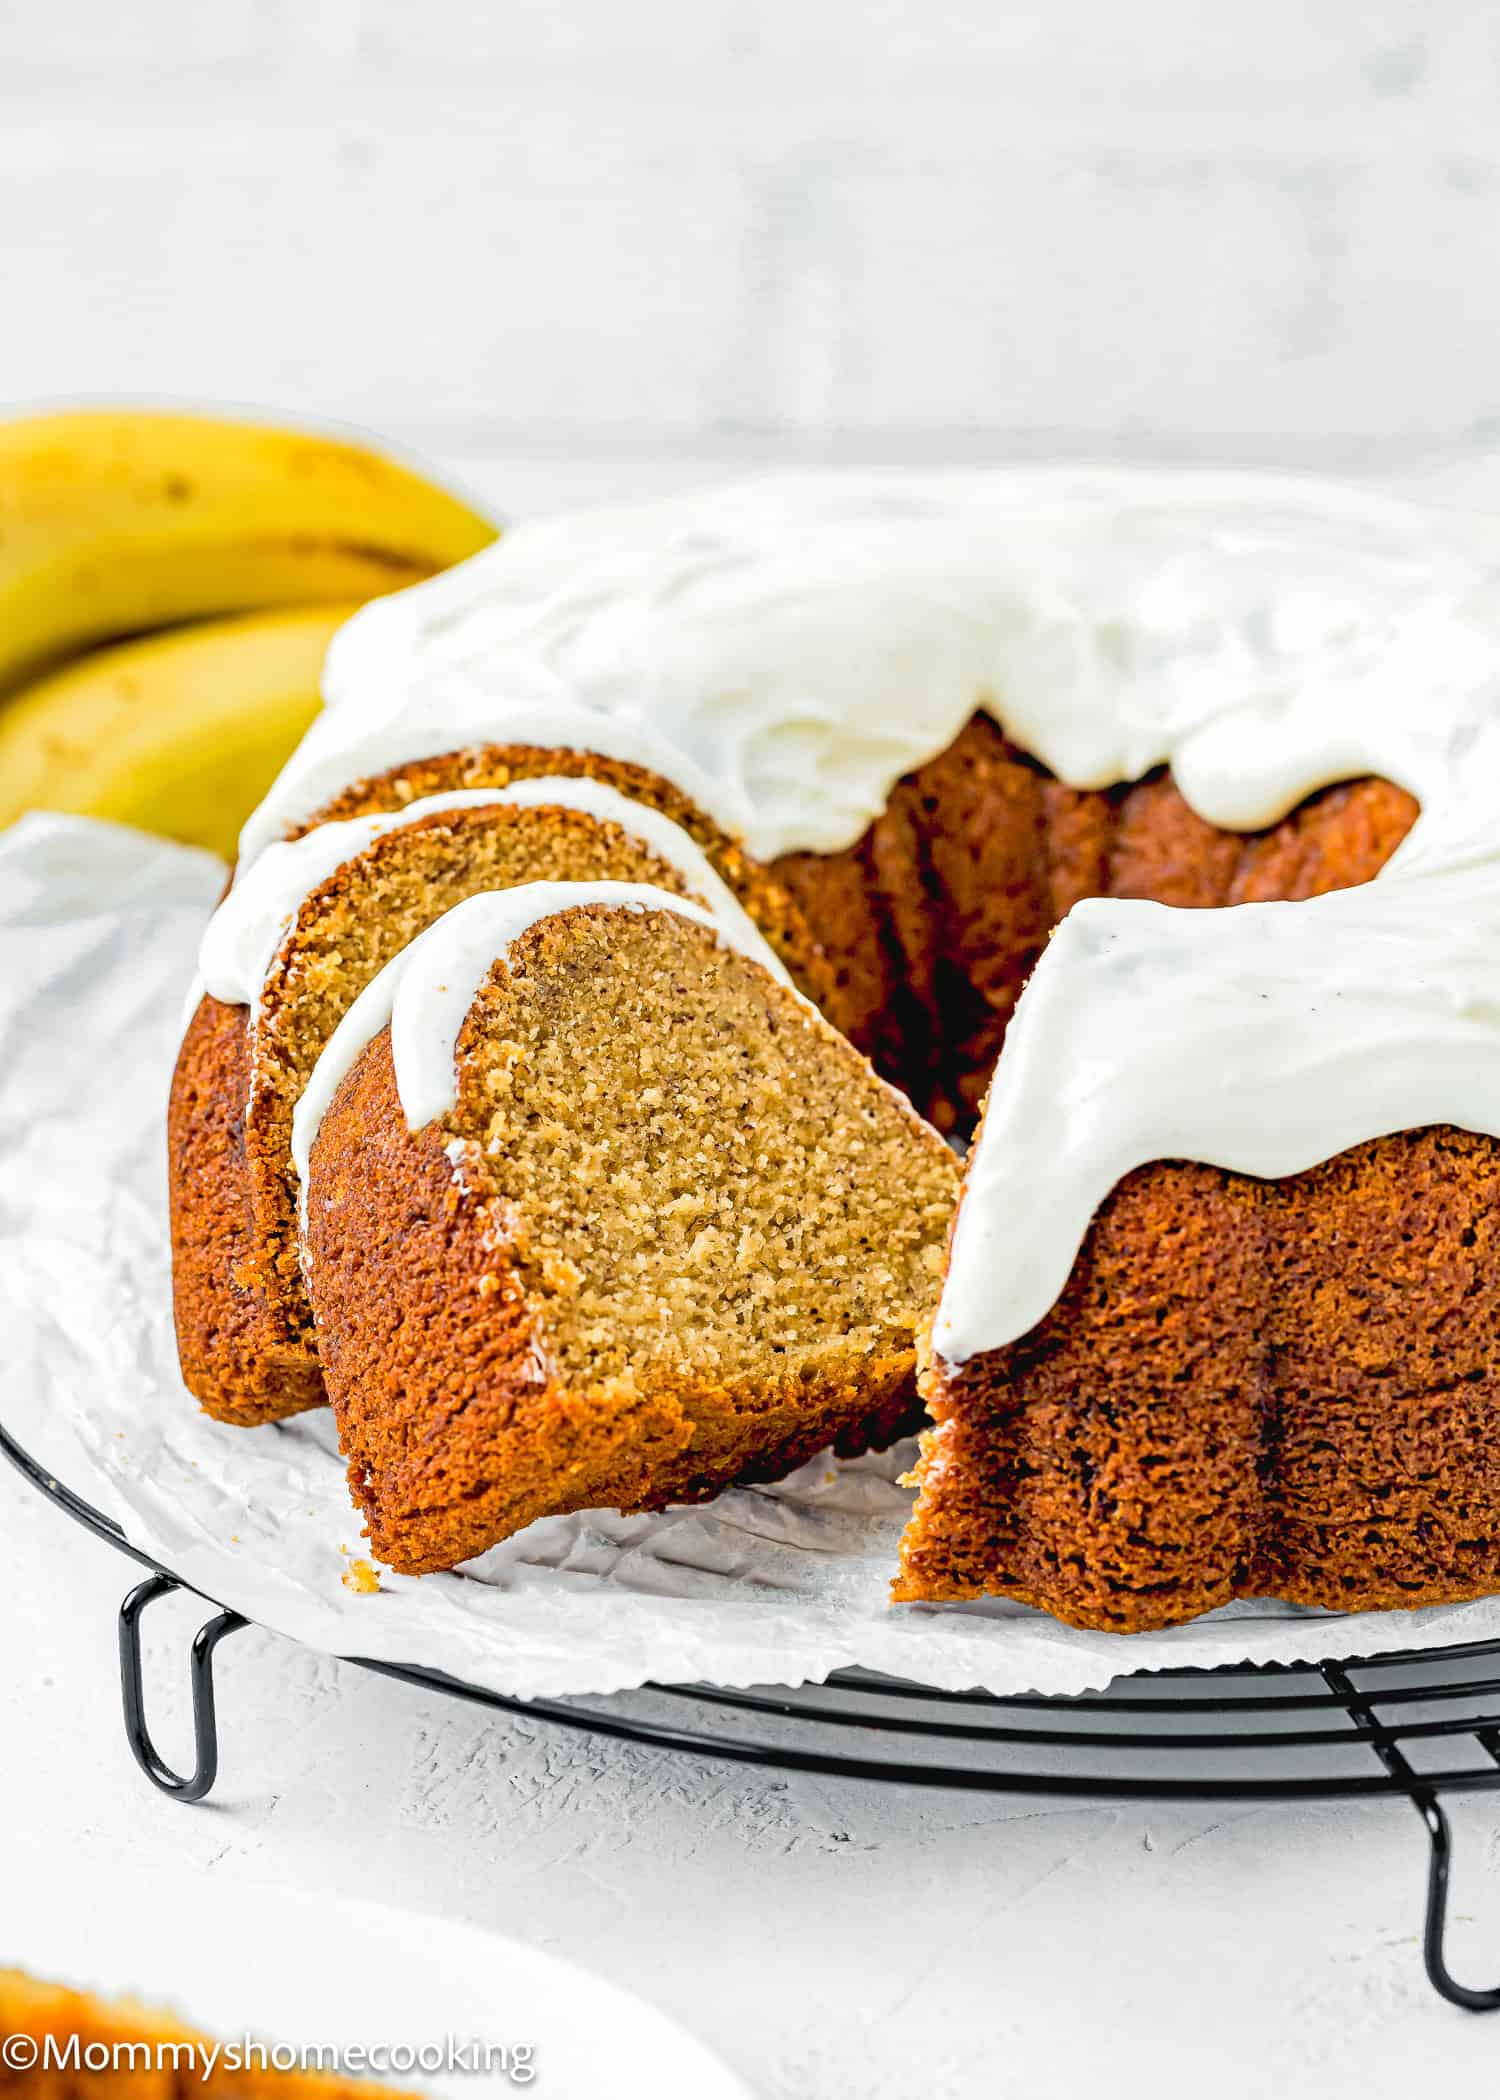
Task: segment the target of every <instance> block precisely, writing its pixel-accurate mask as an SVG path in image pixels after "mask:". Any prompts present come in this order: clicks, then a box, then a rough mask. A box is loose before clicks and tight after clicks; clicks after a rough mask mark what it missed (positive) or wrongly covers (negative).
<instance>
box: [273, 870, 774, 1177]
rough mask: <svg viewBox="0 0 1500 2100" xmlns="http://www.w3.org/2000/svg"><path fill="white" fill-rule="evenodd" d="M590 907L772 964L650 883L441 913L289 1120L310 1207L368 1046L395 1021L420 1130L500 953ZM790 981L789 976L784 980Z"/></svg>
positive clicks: (359, 1006)
mask: <svg viewBox="0 0 1500 2100" xmlns="http://www.w3.org/2000/svg"><path fill="white" fill-rule="evenodd" d="M590 904H608V905H613V906H616V907H619V908H621V909H624V910H626V911H634V912H644V911H672V912H676V913H677V915H678V917H679V918H684V919H694V920H696V921H697V922H698V924H699V925H702V926H708V927H711V928H712V929H713V931H714V932H715V934H717V936H718V938H719V939H720V940H721V941H723V942H724V943H725V945H726V946H728V947H730V948H736V949H738V950H739V952H740V953H741V954H742V955H747V956H749V958H750V959H751V961H752V962H756V963H759V964H761V965H762V967H764V968H766V969H768V970H769V969H771V968H772V966H773V963H774V958H773V957H772V955H771V951H770V949H769V948H767V946H766V944H765V942H764V941H763V940H762V939H761V938H760V936H759V934H758V933H756V931H755V929H754V927H753V926H750V925H749V922H748V921H746V928H747V929H748V932H739V931H737V930H736V929H733V928H731V927H729V926H726V925H725V924H724V922H723V921H722V920H721V919H719V918H717V917H715V916H714V915H713V914H712V913H710V912H707V911H705V910H704V909H703V907H702V906H701V905H698V904H694V903H693V902H692V901H691V900H690V899H689V898H686V897H675V896H673V895H672V893H671V892H670V891H668V890H659V889H654V888H652V886H651V885H650V884H649V883H634V882H525V883H521V884H519V885H518V886H517V887H516V888H515V889H509V890H486V891H484V892H482V893H481V894H480V895H479V896H477V897H469V898H466V899H465V901H464V902H463V903H462V904H456V905H455V906H454V907H453V909H452V911H449V912H444V914H443V916H442V917H441V918H440V919H437V920H435V921H434V923H433V924H432V925H431V926H429V927H428V928H427V930H426V932H425V933H419V934H418V935H417V938H416V939H415V940H414V941H413V942H412V943H411V945H410V946H409V947H407V948H403V949H402V951H401V953H400V954H399V955H398V956H397V957H396V958H395V960H394V961H393V962H390V963H388V964H387V965H386V967H385V968H384V969H383V970H382V971H381V972H380V975H379V976H378V977H376V978H375V979H374V980H373V981H372V982H371V983H370V984H367V985H366V986H365V989H364V990H363V991H362V992H361V993H360V995H359V997H358V998H357V999H356V1000H355V1002H354V1004H353V1005H352V1006H351V1007H350V1009H349V1011H348V1012H347V1013H346V1014H345V1015H344V1018H343V1019H342V1020H341V1021H340V1022H339V1025H338V1027H337V1028H336V1029H335V1030H334V1032H333V1034H332V1035H331V1036H330V1037H329V1039H328V1042H327V1045H326V1046H325V1048H324V1050H323V1054H322V1056H321V1057H320V1058H319V1059H318V1062H317V1063H316V1065H314V1067H313V1069H312V1074H311V1076H310V1078H309V1079H308V1082H307V1085H306V1087H305V1088H304V1089H303V1092H302V1098H301V1099H300V1100H299V1101H298V1103H297V1107H296V1110H295V1113H294V1115H293V1117H292V1159H293V1162H294V1164H295V1166H296V1169H297V1177H298V1180H299V1182H300V1184H301V1189H302V1209H303V1215H304V1218H305V1216H306V1209H307V1168H308V1161H309V1159H310V1158H311V1156H312V1147H313V1141H314V1139H315V1138H316V1137H317V1134H318V1129H319V1126H320V1125H321V1123H322V1121H323V1117H324V1115H325V1114H326V1113H327V1109H328V1104H329V1103H330V1102H331V1101H332V1099H333V1097H334V1095H335V1094H336V1093H337V1092H338V1089H339V1087H340V1086H341V1085H342V1083H343V1081H344V1079H345V1077H346V1075H347V1074H348V1073H349V1072H351V1071H352V1070H353V1069H354V1066H355V1064H356V1063H357V1062H358V1060H359V1058H360V1056H361V1054H362V1053H363V1051H364V1050H365V1049H366V1048H367V1047H368V1046H369V1045H370V1044H371V1043H372V1042H373V1041H374V1039H375V1037H376V1036H377V1035H379V1033H380V1031H381V1029H382V1028H384V1027H386V1026H387V1025H389V1027H390V1031H391V1054H392V1056H393V1058H394V1061H395V1066H396V1091H397V1093H398V1094H399V1095H400V1098H401V1107H402V1110H403V1112H404V1114H405V1116H406V1120H407V1124H408V1126H409V1127H410V1128H411V1129H412V1130H421V1129H422V1128H423V1127H424V1126H425V1125H426V1124H428V1123H430V1122H432V1121H433V1120H434V1118H436V1117H438V1116H442V1115H446V1114H447V1113H448V1112H449V1110H450V1109H451V1108H452V1107H453V1104H454V1102H455V1100H456V1098H457V1076H456V1074H455V1072H454V1068H453V1053H454V1048H455V1045H456V1044H457V1042H458V1032H459V1030H460V1028H461V1027H462V1026H463V1022H464V1017H465V1015H466V1014H467V1013H468V1011H469V1008H470V1007H471V1006H472V1005H473V1004H474V1000H475V998H476V996H477V995H478V992H479V988H480V986H481V985H482V984H483V983H484V981H485V979H486V977H488V975H489V973H490V970H491V968H492V967H493V965H494V963H495V962H496V960H497V958H499V957H500V956H503V955H504V954H505V952H506V950H507V949H508V948H509V947H510V946H511V944H512V943H513V942H515V941H517V940H519V939H520V937H521V935H522V934H524V933H526V932H527V931H529V929H530V928H531V927H533V926H535V925H537V924H539V922H540V921H541V920H543V919H550V918H553V917H555V916H556V915H557V914H558V913H559V912H564V911H571V910H577V909H580V908H582V907H584V906H586V905H590ZM784 981H785V979H784V977H783V982H784Z"/></svg>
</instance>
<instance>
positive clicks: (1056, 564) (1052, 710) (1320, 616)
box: [242, 468, 1500, 859]
mask: <svg viewBox="0 0 1500 2100" xmlns="http://www.w3.org/2000/svg"><path fill="white" fill-rule="evenodd" d="M1497 584H1500V525H1496V524H1494V523H1491V522H1489V521H1479V520H1475V519H1472V518H1467V517H1461V516H1458V515H1456V514H1455V515H1449V516H1444V515H1442V514H1434V513H1429V512H1426V511H1423V510H1421V509H1418V508H1416V507H1415V506H1412V505H1409V504H1405V503H1401V502H1398V501H1395V500H1393V499H1382V498H1380V497H1376V496H1372V495H1370V494H1368V493H1365V492H1362V491H1358V490H1353V489H1347V488H1342V487H1339V486H1336V485H1329V484H1324V483H1320V482H1315V481H1300V480H1292V479H1286V478H1281V477H1274V476H1261V475H1253V474H1219V473H1207V472H1194V471H1186V470H1179V471H1176V472H1152V473H1143V472H1139V471H1135V470H1130V469H1103V468H1100V469H1087V470H1085V469H1071V468H1053V469H1045V468H1043V469H1034V470H1029V471H1019V472H1003V473H974V474H954V475H882V476H866V475H853V476H842V475H823V476H811V475H803V476H779V477H772V478H769V479H766V480H763V481H758V482H752V483H749V484H745V485H743V486H739V487H732V488H728V489H723V490H718V491H711V492H708V493H704V494H695V495H691V496H688V497H684V498H680V499H677V500H674V501H672V502H669V503H664V504H655V505H650V506H645V507H641V508H635V509H628V508H627V509H616V510H608V511H599V512H594V513H589V514H586V515H582V516H577V515H575V516H567V517H559V518H545V519H541V520H538V521H536V522H535V523H531V524H522V525H519V526H517V527H515V528H513V529H512V530H511V531H510V532H508V533H507V534H506V535H505V536H504V538H502V539H501V540H500V541H499V542H498V543H497V544H496V545H495V546H494V547H493V548H491V549H488V550H486V551H485V552H484V553H482V554H480V555H477V556H476V557H474V559H472V560H471V561H468V562H465V563H462V564H461V565H460V566H459V567H457V568H455V569H451V570H449V571H448V572H447V573H446V574H444V575H441V576H438V577H434V578H433V579H432V580H431V581H430V582H428V583H423V584H419V585H417V586H416V587H415V588H413V589H411V590H406V591H401V592H398V593H396V594H394V595H393V596H391V597H388V598H382V599H378V600H376V601H375V602H374V603H373V604H371V605H369V606H367V607H365V608H364V610H362V611H361V612H360V613H358V614H356V616H355V617H354V619H353V620H351V621H350V622H349V623H348V624H347V625H346V626H345V627H344V628H343V629H342V630H341V631H340V632H339V634H338V635H336V636H335V638H334V642H333V645H332V648H331V649H330V651H329V656H328V661H327V667H326V672H325V680H324V687H325V698H326V700H327V702H328V707H327V710H326V712H325V714H324V715H323V716H322V717H321V718H320V720H319V721H318V722H317V723H316V724H315V725H314V728H313V730H312V732H311V733H310V734H309V736H308V737H307V738H306V740H305V741H304V743H303V745H302V747H301V748H300V750H299V751H298V752H297V753H296V754H295V755H294V756H293V758H292V759H291V761H290V762H289V763H288V765H287V767H286V768H285V770H284V771H283V773H282V775H281V776H280V778H279V779H278V780H277V782H276V783H275V785H274V787H273V788H272V790H271V793H270V795H269V796H268V798H267V801H266V802H265V804H264V805H263V806H262V808H261V810H260V811H258V812H257V813H256V815H255V816H254V817H253V818H252V819H251V821H250V823H249V824H248V825H247V827H246V830H245V834H244V838H243V841H242V846H243V852H244V856H245V857H246V858H249V857H251V856H253V854H254V853H256V852H258V851H260V850H261V849H262V848H263V847H264V846H265V845H266V844H268V843H269V841H270V840H271V839H273V838H275V837H278V836H280V835H281V834H282V833H283V832H284V831H286V830H288V829H290V828H291V827H292V826H293V825H294V824H296V823H298V822H300V821H303V820H305V819H306V817H308V816H309V815H311V814H312V813H313V812H314V811H315V810H316V809H317V808H318V807H319V806H320V805H321V804H322V803H324V802H326V801H327V800H328V799H329V797H330V796H331V795H333V794H335V793H336V792H337V791H338V790H339V788H340V787H342V786H344V785H346V784H347V783H348V782H349V781H350V780H352V779H355V778H359V777H363V776H365V775H367V774H369V773H372V772H377V771H379V770H381V769H382V768H383V767H385V766H388V765H392V764H396V763H399V762H401V761H402V760H405V759H409V758H414V757H418V756H424V755H430V754H433V753H436V752H441V751H447V750H453V749H457V748H461V747H463V746H465V745H467V744H472V743H474V742H479V741H504V740H516V741H527V740H530V739H532V738H534V737H535V738H539V739H540V740H541V741H543V742H545V743H548V744H551V745H553V746H557V745H560V744H562V743H565V742H570V741H581V742H583V743H584V744H585V746H586V748H589V749H594V750H598V751H600V752H601V753H602V754H603V755H605V756H610V757H621V758H628V759H632V760H634V761H636V762H638V763H641V764H645V765H649V766H652V767H653V768H654V769H655V770H657V771H665V772H668V773H669V774H670V775H671V776H672V777H673V778H675V779H677V780H678V781H679V782H680V784H681V785H682V786H683V788H684V789H685V791H686V792H688V793H689V794H691V795H693V796H694V798H695V800H697V801H699V802H700V803H701V805H702V806H703V807H704V808H705V809H707V810H708V811H709V813H710V814H711V815H713V816H714V817H715V818H716V819H717V820H718V821H719V822H720V823H721V824H723V825H724V826H725V827H726V828H727V829H729V830H732V831H735V832H738V833H740V834H741V835H742V836H743V837H744V839H745V840H746V843H747V844H748V845H749V846H750V848H751V850H752V851H753V852H755V853H757V854H758V855H760V856H761V857H762V858H763V859H774V858H775V857H776V856H777V855H778V854H781V853H785V852H790V851H794V850H810V851H817V852H829V851H834V850H837V849H840V848H842V847H846V846H849V845H852V844H853V842H854V841H855V840H856V839H857V838H858V837H859V835H860V834H861V832H862V831H863V830H864V829H865V827H866V825H867V824H868V823H869V822H870V821H871V819H872V818H873V817H875V816H876V815H877V814H878V813H879V811H880V810H881V809H882V808H883V807H884V805H885V803H886V801H887V799H888V796H889V793H890V789H891V787H892V785H893V783H894V782H895V781H896V780H897V779H898V778H899V777H900V776H901V775H902V774H903V773H906V772H909V771H910V770H911V769H912V768H913V767H915V766H917V765H920V764H921V763H922V762H923V761H924V760H926V759H928V758H930V757H932V756H933V755H934V754H935V753H937V752H938V751H940V750H942V749H943V748H944V747H945V746H946V745H947V744H948V743H949V742H951V741H952V739H953V737H954V736H955V735H956V734H957V732H958V731H959V730H960V729H961V728H962V726H963V724H964V723H965V721H967V720H968V718H969V716H970V715H971V714H972V713H973V712H974V710H975V708H976V706H979V707H983V708H986V709H988V711H989V712H990V713H992V714H993V715H994V716H995V718H996V719H997V720H998V721H999V722H1000V723H1001V725H1002V726H1003V728H1004V729H1005V731H1006V733H1007V734H1008V735H1009V736H1010V737H1012V738H1013V739H1014V741H1015V742H1016V743H1018V744H1019V745H1021V746H1022V747H1023V748H1024V749H1026V750H1027V751H1029V752H1031V753H1033V754H1034V755H1035V756H1036V757H1037V758H1039V759H1041V760H1042V761H1043V762H1044V763H1045V764H1046V765H1047V766H1048V767H1049V768H1050V769H1051V770H1052V771H1053V772H1054V773H1056V774H1057V775H1058V776H1059V777H1060V778H1062V779H1063V780H1065V781H1068V782H1070V783H1071V784H1072V785H1074V786H1076V787H1104V786H1107V785H1109V784H1111V783H1113V782H1115V781H1120V780H1127V779H1134V778H1136V777H1138V776H1139V775H1140V774H1142V773H1144V772H1146V771H1148V770H1149V769H1150V768H1151V767H1152V766H1155V765H1158V764H1170V765H1171V767H1172V769H1173V773H1174V776H1175V778H1176V780H1177V782H1178V785H1179V786H1180V787H1181V789H1182V791H1183V793H1184V795H1185V796H1186V797H1187V799H1188V801H1189V802H1190V803H1191V804H1192V805H1193V807H1194V808H1195V809H1196V810H1197V811H1198V812H1199V814H1200V815H1202V816H1203V817H1205V818H1207V819H1208V820H1209V821H1210V822H1212V823H1215V824H1220V825H1225V826H1228V827H1230V828H1234V829H1251V828H1255V827H1258V826H1260V825H1263V824H1269V823H1273V822H1275V821H1276V820H1277V819H1278V818H1280V817H1282V816H1284V815H1285V814H1286V813H1287V811H1288V810H1290V809H1291V808H1293V807H1294V806H1295V805H1296V803H1298V802H1299V801H1301V800H1302V799H1303V797H1304V796H1306V795H1308V794H1309V793H1311V792H1312V791H1313V790H1314V789H1316V788H1319V787H1322V786H1325V785H1327V784H1328V783H1329V782H1330V781H1333V780H1337V779H1341V778H1346V777H1350V776H1352V775H1356V774H1360V773H1367V772H1375V773H1379V774H1382V775H1384V776H1385V777H1387V778H1389V779H1392V780H1396V781H1398V782H1399V783H1400V784H1401V785H1402V786H1403V787H1407V788H1409V789H1410V790H1411V791H1412V792H1413V793H1414V794H1415V795H1417V796H1418V798H1419V799H1420V800H1422V801H1423V802H1424V803H1426V802H1428V801H1431V800H1434V799H1438V800H1441V799H1443V798H1444V796H1445V795H1446V792H1447V790H1448V788H1449V787H1450V786H1451V785H1452V776H1453V773H1454V769H1455V766H1456V765H1457V764H1458V763H1459V761H1458V760H1457V758H1456V757H1455V754H1454V751H1453V748H1452V732H1453V724H1454V720H1455V715H1456V712H1457V711H1459V710H1460V709H1461V708H1462V707H1463V706H1464V705H1465V704H1467V703H1470V702H1472V701H1473V699H1474V697H1475V695H1476V693H1478V692H1480V691H1482V690H1485V689H1487V688H1488V687H1489V685H1490V684H1491V683H1492V681H1493V677H1494V671H1495V666H1496V663H1497V660H1500V588H1497ZM562 710H566V711H567V712H566V718H564V716H563V714H562V712H561V711H562ZM1410 850H1411V852H1412V853H1413V854H1415V853H1416V852H1418V851H1419V850H1421V847H1420V841H1419V840H1418V841H1416V842H1414V843H1413V845H1412V847H1411V849H1410Z"/></svg>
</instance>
